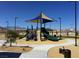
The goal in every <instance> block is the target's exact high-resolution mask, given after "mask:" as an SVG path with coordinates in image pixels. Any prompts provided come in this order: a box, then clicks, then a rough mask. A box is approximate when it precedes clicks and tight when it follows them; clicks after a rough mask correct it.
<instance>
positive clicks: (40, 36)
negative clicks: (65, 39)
mask: <svg viewBox="0 0 79 59" xmlns="http://www.w3.org/2000/svg"><path fill="white" fill-rule="evenodd" d="M54 21H55V20H54V19H51V18H49V17H47V16H46V15H45V14H44V13H43V12H41V13H40V14H39V15H38V16H37V17H36V18H34V19H31V20H27V21H26V22H34V23H37V28H36V31H33V26H32V31H30V32H28V31H27V32H28V34H27V35H26V36H27V38H28V40H29V39H30V40H31V39H33V38H34V37H35V39H34V40H35V41H43V40H51V41H58V40H60V38H58V37H57V36H56V35H53V36H51V35H50V34H49V32H48V31H47V30H46V28H45V27H46V23H48V22H54ZM39 23H40V30H39V29H38V24H39ZM27 30H28V29H27ZM33 32H35V33H33ZM28 40H27V41H28Z"/></svg>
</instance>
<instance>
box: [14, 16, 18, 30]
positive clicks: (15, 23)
mask: <svg viewBox="0 0 79 59" xmlns="http://www.w3.org/2000/svg"><path fill="white" fill-rule="evenodd" d="M17 18H18V17H15V31H16V19H17Z"/></svg>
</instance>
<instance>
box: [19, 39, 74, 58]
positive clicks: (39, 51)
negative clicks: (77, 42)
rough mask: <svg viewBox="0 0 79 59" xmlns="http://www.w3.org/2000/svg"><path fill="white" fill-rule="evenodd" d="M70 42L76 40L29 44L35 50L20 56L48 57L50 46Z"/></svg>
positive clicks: (68, 43)
mask: <svg viewBox="0 0 79 59" xmlns="http://www.w3.org/2000/svg"><path fill="white" fill-rule="evenodd" d="M70 44H74V40H68V41H67V42H66V43H64V44H62V43H61V44H40V45H33V44H32V45H31V44H30V45H28V46H31V47H33V50H32V51H30V52H25V53H22V55H21V56H20V58H47V53H48V50H49V49H50V48H52V47H56V46H65V45H70Z"/></svg>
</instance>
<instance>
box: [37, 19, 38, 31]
mask: <svg viewBox="0 0 79 59" xmlns="http://www.w3.org/2000/svg"><path fill="white" fill-rule="evenodd" d="M37 30H38V20H37Z"/></svg>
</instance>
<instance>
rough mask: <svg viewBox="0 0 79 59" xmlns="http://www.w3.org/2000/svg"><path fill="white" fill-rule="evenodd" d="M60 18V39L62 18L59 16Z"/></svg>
mask: <svg viewBox="0 0 79 59" xmlns="http://www.w3.org/2000/svg"><path fill="white" fill-rule="evenodd" d="M59 20H60V39H61V18H60V17H59Z"/></svg>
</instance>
